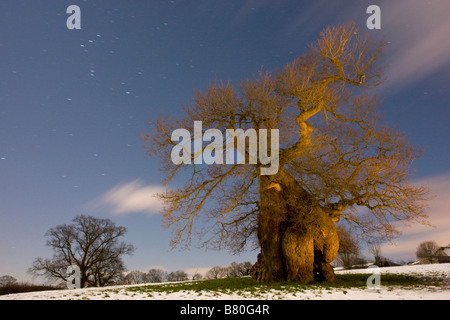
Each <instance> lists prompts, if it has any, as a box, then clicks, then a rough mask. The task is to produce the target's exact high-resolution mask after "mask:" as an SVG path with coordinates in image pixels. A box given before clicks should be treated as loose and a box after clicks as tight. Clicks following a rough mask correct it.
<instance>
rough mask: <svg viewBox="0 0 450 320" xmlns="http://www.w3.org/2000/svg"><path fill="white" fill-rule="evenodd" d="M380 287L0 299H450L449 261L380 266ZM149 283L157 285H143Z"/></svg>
mask: <svg viewBox="0 0 450 320" xmlns="http://www.w3.org/2000/svg"><path fill="white" fill-rule="evenodd" d="M378 270H379V271H380V276H381V286H380V288H376V289H375V288H373V289H372V288H334V287H332V288H324V287H321V288H310V289H306V290H299V291H297V292H292V291H289V292H287V291H286V292H285V291H282V290H273V289H272V290H270V291H269V292H265V293H260V294H258V295H257V296H255V293H254V292H253V293H252V292H239V293H236V292H230V293H217V292H211V291H201V292H197V291H193V290H185V291H179V292H172V293H165V292H132V291H128V290H127V288H130V287H136V286H139V285H122V286H111V287H102V288H85V289H73V290H53V291H40V292H30V293H19V294H10V295H3V296H0V300H81V299H89V300H143V299H152V300H158V299H160V300H180V299H183V300H184V299H186V300H220V299H225V300H246V299H252V300H257V299H261V300H271V299H277V300H278V299H281V300H318V299H320V300H450V290H449V289H450V263H442V264H427V265H407V266H398V267H385V268H379V269H378ZM372 272H373V269H365V268H364V269H353V270H339V271H336V273H338V274H340V273H341V274H342V273H360V274H361V273H366V274H370V273H372ZM383 274H412V275H415V276H427V277H430V276H439V277H440V278H443V279H444V280H443V281H444V282H446V284H444V285H443V286H439V287H435V286H417V287H405V288H401V287H397V286H396V287H389V286H383ZM146 285H148V286H151V285H157V284H146Z"/></svg>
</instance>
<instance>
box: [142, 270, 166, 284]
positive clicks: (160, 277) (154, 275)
mask: <svg viewBox="0 0 450 320" xmlns="http://www.w3.org/2000/svg"><path fill="white" fill-rule="evenodd" d="M166 279H167V272H166V271H164V270H161V269H150V270H149V271H148V272H147V281H148V282H152V283H155V282H164V281H165V280H166Z"/></svg>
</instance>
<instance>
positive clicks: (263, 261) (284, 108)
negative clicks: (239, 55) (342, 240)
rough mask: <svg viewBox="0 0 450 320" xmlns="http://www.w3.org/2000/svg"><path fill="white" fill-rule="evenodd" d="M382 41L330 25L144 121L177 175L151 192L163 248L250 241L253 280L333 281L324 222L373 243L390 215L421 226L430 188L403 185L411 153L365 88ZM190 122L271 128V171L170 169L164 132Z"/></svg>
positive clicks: (237, 247) (388, 233)
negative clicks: (270, 67)
mask: <svg viewBox="0 0 450 320" xmlns="http://www.w3.org/2000/svg"><path fill="white" fill-rule="evenodd" d="M384 47H385V44H384V42H376V41H374V40H373V39H371V38H370V37H369V36H365V35H362V34H361V33H360V32H359V30H358V29H357V28H356V27H355V24H354V23H348V24H346V25H340V26H336V27H328V28H326V29H324V30H323V32H322V33H321V34H320V37H319V39H318V40H317V41H316V42H315V43H314V44H312V45H311V46H310V48H309V50H308V51H307V52H306V53H305V54H303V55H301V56H299V57H298V58H297V59H295V60H294V61H292V62H291V63H289V64H287V65H286V66H285V67H284V68H282V69H281V70H274V71H272V72H268V71H260V72H259V73H258V75H257V76H255V77H254V78H251V79H244V80H242V81H241V82H240V83H239V84H238V85H236V86H235V85H232V84H231V83H229V82H228V83H220V82H217V83H213V84H211V85H210V86H209V87H207V88H206V89H205V90H204V91H198V92H197V93H196V95H195V97H194V99H193V101H192V103H191V104H190V105H189V106H188V107H187V108H185V115H183V116H181V117H161V118H160V119H159V120H157V121H156V122H154V123H153V127H152V130H151V132H150V133H146V134H144V140H145V142H146V148H147V150H148V154H149V155H152V156H156V157H159V158H160V159H161V162H162V170H163V172H164V173H165V177H166V179H165V181H164V182H165V183H170V182H171V181H172V180H173V179H174V178H175V177H176V176H180V177H182V179H185V181H186V183H185V184H184V185H182V186H180V187H177V188H173V189H168V190H167V192H165V193H163V194H160V195H159V197H160V199H162V200H163V202H164V208H163V214H164V215H163V216H164V221H165V224H166V225H167V226H168V227H171V228H172V230H173V237H172V246H174V247H176V246H186V247H188V246H190V245H191V240H192V237H193V236H199V238H200V242H201V244H202V245H203V246H205V247H207V248H215V249H222V248H226V249H229V250H231V251H232V252H240V251H242V250H246V249H248V248H249V247H252V245H253V247H259V248H261V254H260V256H259V258H258V261H259V262H258V263H259V265H258V266H256V267H257V268H256V267H255V272H254V275H255V276H254V278H256V279H257V280H260V281H271V280H283V279H286V278H287V279H290V280H298V281H301V282H310V281H313V280H314V279H315V280H317V279H322V280H323V279H325V280H327V279H328V280H330V281H332V280H333V275H334V273H333V272H332V270H330V268H329V267H328V266H326V264H329V262H331V261H329V260H333V259H334V258H335V256H336V253H337V250H338V244H337V243H336V242H337V241H338V240H337V236H336V230H335V228H334V224H333V223H331V224H330V222H329V221H332V222H338V221H341V223H342V221H345V222H346V224H348V225H349V226H350V227H351V228H352V230H353V232H355V233H359V234H360V235H362V236H364V237H366V238H373V239H377V238H378V239H379V238H385V239H390V238H393V237H394V236H396V235H397V234H398V231H397V230H396V228H395V226H396V225H398V222H399V221H400V222H409V221H418V222H420V223H426V218H427V217H426V214H425V212H424V209H425V203H426V200H427V199H428V190H427V189H426V188H424V187H417V186H414V185H412V184H411V182H410V175H411V173H412V170H411V165H412V162H413V161H414V160H415V159H416V158H417V157H418V156H419V155H420V150H418V148H416V147H413V146H411V145H409V144H408V142H407V140H406V137H405V135H404V134H403V133H401V132H398V131H396V130H394V129H392V128H390V127H388V126H387V125H385V124H383V123H382V121H381V120H382V118H381V116H380V114H379V112H378V111H377V108H378V107H379V104H380V103H379V100H378V99H377V97H376V96H375V95H373V94H371V89H373V88H375V87H377V86H378V85H380V84H381V83H382V82H383V81H384V79H383V68H382V67H380V66H379V65H378V63H377V61H378V60H379V58H380V56H381V53H382V50H383V48H384ZM197 120H201V121H203V129H204V130H206V129H209V128H211V129H212V128H214V129H219V130H220V131H221V132H225V130H226V129H233V128H234V129H236V128H242V129H244V130H246V129H249V128H253V129H256V130H258V129H279V133H280V153H279V171H278V173H277V174H275V175H272V176H262V175H260V169H261V168H262V167H263V166H264V165H263V164H261V163H260V162H258V163H257V164H248V163H249V162H248V161H246V164H227V165H204V164H202V165H198V164H197V165H196V164H181V165H174V164H173V163H172V161H171V150H172V148H173V147H174V145H176V144H175V142H173V141H171V133H172V131H173V130H175V129H177V128H185V129H187V130H189V131H190V132H193V123H194V121H197ZM203 147H205V144H204V145H203ZM246 151H247V152H248V146H247V149H246ZM246 156H247V157H248V154H246ZM192 157H193V156H192ZM192 159H193V158H192ZM191 162H192V163H193V162H194V161H193V160H192V161H191ZM312 212H313V213H314V214H315V215H317V217H319V216H320V217H321V218H320V219H319V218H316V217H312V216H313V214H312ZM323 214H325V215H326V217H327V218H326V219H325V218H323ZM308 216H310V217H312V218H309V220H308ZM327 219H328V221H326V220H327ZM319 220H320V221H321V222H320V223H316V221H319ZM322 231H324V232H322ZM325 231H326V232H325ZM320 237H322V238H320ZM319 238H320V239H319ZM319 247H320V248H319ZM302 248H307V249H305V250H307V251H305V252H300V251H301V250H303V249H302ZM265 257H266V258H265ZM299 257H300V258H299ZM322 264H323V268H322V267H321V266H320V265H322ZM325 269H326V270H325ZM258 270H259V271H258ZM313 270H314V271H313ZM313 273H314V279H313V278H312V274H313ZM306 274H308V275H306ZM320 274H322V276H320ZM305 275H306V276H305Z"/></svg>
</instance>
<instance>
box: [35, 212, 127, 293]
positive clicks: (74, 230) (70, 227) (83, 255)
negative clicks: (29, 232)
mask: <svg viewBox="0 0 450 320" xmlns="http://www.w3.org/2000/svg"><path fill="white" fill-rule="evenodd" d="M72 222H73V223H72V224H62V225H58V226H56V227H54V228H51V229H50V230H48V231H47V233H46V234H45V235H46V236H47V237H48V240H47V243H46V244H47V246H48V247H50V248H51V249H52V250H53V251H54V254H53V257H52V258H51V259H43V258H40V257H39V258H36V259H35V260H34V262H33V265H32V267H31V268H30V269H29V272H30V273H32V274H34V275H43V276H45V277H47V278H48V279H52V280H55V279H60V280H63V281H66V280H67V277H68V276H69V275H68V274H67V268H68V267H69V266H72V265H75V266H78V267H79V268H80V276H81V279H80V280H81V281H80V282H81V287H85V286H86V285H89V286H105V285H107V284H111V283H113V282H114V281H115V280H116V278H118V277H120V276H121V275H122V272H123V271H125V265H124V263H123V261H122V256H124V255H128V254H132V253H133V251H134V250H135V248H134V246H133V245H131V244H127V243H125V242H121V241H119V239H120V237H122V236H124V235H125V233H126V231H127V229H126V228H125V227H122V226H117V225H115V223H113V222H112V221H111V220H110V219H100V218H96V217H92V216H87V215H79V216H76V217H75V218H74V219H73V220H72Z"/></svg>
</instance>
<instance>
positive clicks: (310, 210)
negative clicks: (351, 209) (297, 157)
mask: <svg viewBox="0 0 450 320" xmlns="http://www.w3.org/2000/svg"><path fill="white" fill-rule="evenodd" d="M259 187H260V213H259V220H258V240H259V244H260V247H261V253H260V254H259V255H258V261H257V262H256V263H255V265H253V267H252V269H251V270H250V274H251V276H252V277H253V278H254V279H255V280H257V281H262V282H271V281H283V280H289V281H298V282H301V283H309V282H312V281H330V282H331V281H335V274H334V271H333V268H332V267H331V265H330V262H332V261H333V260H334V259H335V258H336V254H337V251H338V249H339V240H338V236H337V232H336V228H335V226H334V223H333V222H332V221H331V219H330V218H329V217H328V215H327V214H326V213H325V212H323V211H322V209H321V208H320V207H319V205H318V203H317V201H315V199H314V198H313V197H312V196H311V195H310V194H308V193H307V192H306V191H305V190H304V189H303V188H302V187H301V186H300V185H299V184H298V183H297V181H296V180H295V179H294V178H293V177H292V176H290V175H289V174H287V173H285V172H283V171H280V172H279V173H278V174H276V175H274V176H261V178H260V184H259Z"/></svg>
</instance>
